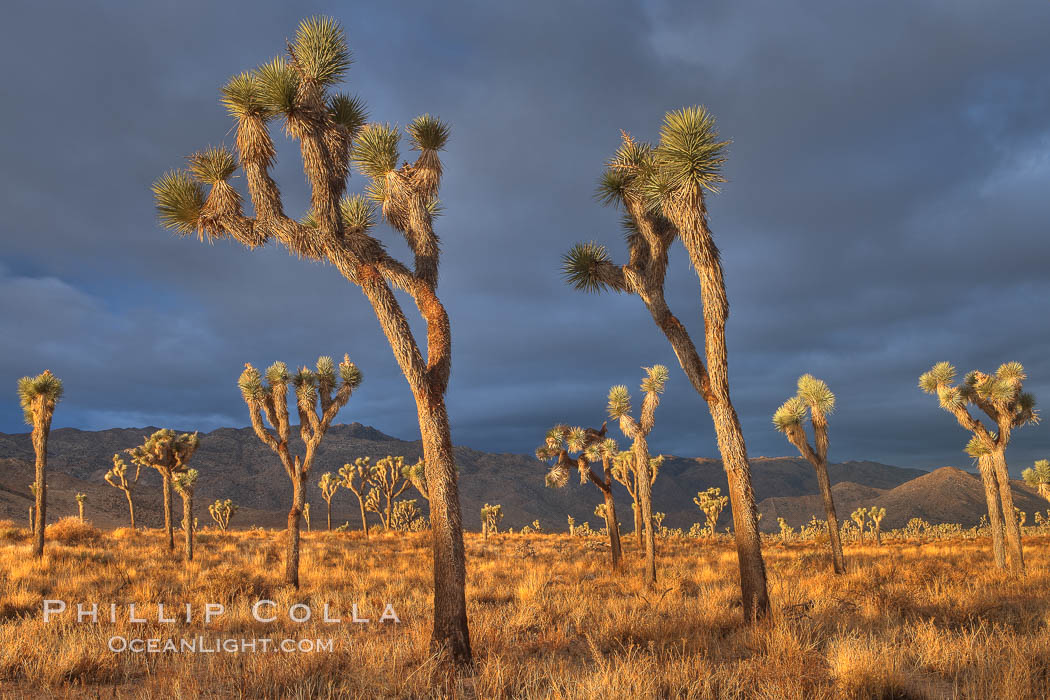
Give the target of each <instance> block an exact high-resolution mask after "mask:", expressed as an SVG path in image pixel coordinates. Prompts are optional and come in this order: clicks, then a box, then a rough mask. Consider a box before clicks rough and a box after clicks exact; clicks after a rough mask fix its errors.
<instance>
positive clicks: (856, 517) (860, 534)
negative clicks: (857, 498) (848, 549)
mask: <svg viewBox="0 0 1050 700" xmlns="http://www.w3.org/2000/svg"><path fill="white" fill-rule="evenodd" d="M849 517H850V520H852V521H853V522H855V523H856V524H857V540H858V541H860V542H861V543H863V542H864V524H865V523H867V522H868V520H867V518H868V509H867V508H858V509H857V510H855V511H853V512H852V513H851V514H850V516H849Z"/></svg>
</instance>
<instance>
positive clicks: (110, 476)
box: [104, 453, 142, 530]
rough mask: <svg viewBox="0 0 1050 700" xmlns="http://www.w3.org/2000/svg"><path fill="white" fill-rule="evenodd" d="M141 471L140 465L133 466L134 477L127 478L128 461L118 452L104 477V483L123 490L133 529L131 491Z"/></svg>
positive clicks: (133, 516)
mask: <svg viewBox="0 0 1050 700" xmlns="http://www.w3.org/2000/svg"><path fill="white" fill-rule="evenodd" d="M141 473H142V467H141V466H138V465H137V466H136V467H135V478H134V479H131V480H130V481H129V480H128V463H127V462H125V461H124V460H123V459H121V457H120V453H117V454H115V455H113V468H112V469H110V470H109V471H108V472H106V476H105V477H104V478H105V480H106V483H107V484H109V485H110V486H112V487H113V488H116V489H120V490H121V491H123V492H124V498H126V499H128V515H130V516H131V529H132V530H134V529H135V501H134V500H133V499H132V497H131V494H132V491H134V490H135V486H136V485H137V484H138V483H139V475H140V474H141Z"/></svg>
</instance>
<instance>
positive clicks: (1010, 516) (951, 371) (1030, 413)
mask: <svg viewBox="0 0 1050 700" xmlns="http://www.w3.org/2000/svg"><path fill="white" fill-rule="evenodd" d="M1025 378H1026V375H1025V371H1024V367H1023V366H1022V365H1021V363H1020V362H1007V363H1006V364H1003V365H1000V366H999V369H997V370H996V372H995V374H985V373H984V372H978V371H974V372H970V373H969V374H967V375H966V377H965V378H964V379H963V382H962V383H961V384H959V385H958V386H953V384H952V382H954V381H955V367H953V366H952V365H951V364H949V363H948V362H939V363H937V364H936V365H934V366H933V368H932V369H931V370H930V371H929V372H926V373H925V374H923V375H922V376H921V377H919V387H920V388H921V389H922V390H923V391H925V392H926V393H928V394H936V395H937V398H938V399H939V401H940V404H941V408H943V409H944V410H946V411H948V412H949V413H951V414H952V415H953V416H955V419H956V420H957V421H958V422H959V425H961V426H962V427H963V428H965V429H966V430H968V431H970V433H971V434H972V437H971V438H970V442H969V444H968V445H967V446H966V453H967V454H969V455H970V456H971V457H973V458H974V459H975V460H977V467H978V470H979V471H980V473H981V481H982V482H984V490H985V498H986V500H987V502H988V521H989V524H990V525H991V528H992V547H993V552H994V555H995V563H996V565H997V566H999V567H1000V568H1004V567H1005V561H1004V559H1005V557H1004V556H1003V551H1002V550H1003V545H1002V534H997V533H1001V531H1002V527H1001V526H1000V522H1002V523H1003V524H1004V525H1005V530H1006V539H1007V541H1008V543H1009V545H1010V547H1009V549H1010V568H1011V570H1013V571H1014V573H1017V574H1023V573H1024V569H1025V567H1024V550H1023V547H1022V544H1021V528H1020V527H1019V526H1018V524H1017V517H1016V516H1015V515H1014V497H1013V493H1012V491H1011V488H1010V473H1009V471H1008V470H1007V467H1006V447H1007V445H1009V444H1010V437H1011V435H1012V433H1013V430H1014V429H1015V428H1020V427H1022V426H1025V425H1030V424H1035V423H1038V422H1039V412H1038V411H1037V410H1036V408H1035V397H1034V396H1032V395H1031V394H1029V393H1027V392H1024V391H1022V388H1023V384H1024V380H1025ZM969 406H976V407H977V408H978V409H980V410H981V411H982V412H983V413H984V414H985V415H987V416H988V417H989V418H990V419H991V420H992V423H993V424H994V429H993V430H988V428H986V427H985V425H984V424H983V423H982V422H981V421H979V420H977V419H976V418H974V417H973V416H972V415H971V414H970V411H969V408H968V407H969ZM997 491H998V496H999V498H998V502H997V501H996V498H995V496H996V492H997ZM1000 513H1001V520H1000ZM997 538H998V539H997Z"/></svg>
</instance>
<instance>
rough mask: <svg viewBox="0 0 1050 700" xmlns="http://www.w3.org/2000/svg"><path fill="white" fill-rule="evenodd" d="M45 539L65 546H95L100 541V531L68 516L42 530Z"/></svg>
mask: <svg viewBox="0 0 1050 700" xmlns="http://www.w3.org/2000/svg"><path fill="white" fill-rule="evenodd" d="M44 535H45V536H46V539H48V540H51V541H52V542H58V543H59V544H65V545H78V544H96V543H98V542H101V541H102V531H101V530H99V529H98V528H97V527H95V526H94V525H92V524H90V523H88V522H85V521H82V520H81V519H80V518H76V517H73V516H68V517H65V518H62V519H61V520H59V521H58V522H57V523H52V524H51V525H48V526H47V528H46V529H45V530H44Z"/></svg>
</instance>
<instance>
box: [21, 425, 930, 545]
mask: <svg viewBox="0 0 1050 700" xmlns="http://www.w3.org/2000/svg"><path fill="white" fill-rule="evenodd" d="M154 430H155V428H153V427H146V428H119V429H111V430H103V431H97V432H89V431H81V430H76V429H71V428H63V429H59V430H54V431H52V433H51V440H50V449H49V458H48V462H49V472H50V474H51V475H52V476H51V481H50V483H51V499H50V502H51V503H52V504H54V505H53V507H52V508H49V510H48V512H49V515H53V516H54V517H55V518H57V517H60V516H61V515H66V514H71V513H74V512H75V509H76V504H75V502H74V501H73V499H72V495H73V494H74V493H76V491H78V490H79V491H83V492H85V493H87V494H88V507H87V511H88V513H91V514H94V517H95V518H96V521H97V522H98V523H99V524H101V525H105V526H111V525H113V524H124V523H125V522H126V517H127V515H126V509H125V508H126V506H125V504H124V501H123V496H122V494H121V493H120V492H119V491H117V490H116V489H113V488H111V487H109V486H108V485H106V484H105V482H104V481H103V480H102V475H103V474H105V472H106V470H107V469H109V467H110V465H111V463H112V455H113V453H114V452H117V451H119V450H123V449H125V448H128V447H132V446H134V445H136V444H140V443H141V442H142V440H143V438H144V437H145V436H147V435H149V434H150V433H151V432H153V431H154ZM294 432H295V431H293V434H294ZM296 443H298V440H297V439H296ZM298 447H299V446H298V444H297V448H298ZM388 454H392V455H404V456H405V458H406V460H408V461H414V460H416V459H417V458H418V457H419V456H420V455H421V447H420V443H419V442H418V441H414V442H408V441H403V440H398V439H397V438H393V437H390V436H389V435H385V434H383V433H381V432H379V431H378V430H375V429H374V428H370V427H367V426H364V425H361V424H359V423H353V424H350V425H335V426H332V428H331V430H330V431H329V433H328V435H327V437H326V438H325V442H324V444H323V445H322V447H321V449H320V451H319V454H318V459H317V463H316V464H315V467H314V474H313V476H312V477H311V479H310V491H309V492H308V496H307V498H308V500H309V501H310V502H311V503H312V508H313V524H314V527H318V526H323V522H324V502H323V501H322V500H321V497H320V494H319V492H318V490H317V488H316V484H317V480H318V479H320V476H321V474H323V473H324V472H326V471H332V472H336V471H338V469H339V467H340V466H342V465H343V464H344V463H346V462H350V461H353V459H354V458H356V457H359V456H365V455H367V456H371V457H373V458H378V457H383V456H385V455H388ZM455 455H456V463H457V465H458V467H459V470H460V493H461V499H462V505H463V521H464V524H465V525H466V526H467V527H468V528H470V529H478V528H480V522H479V515H478V512H479V510H480V508H481V506H482V505H483V504H484V503H486V502H487V503H500V504H502V505H503V510H504V513H505V518H504V521H503V524H504V526H505V527H515V528H518V527H521V526H522V525H524V524H526V523H530V522H532V521H533V520H537V519H538V520H539V521H540V522H541V524H542V525H543V526H544V527H545V528H548V529H552V528H556V529H559V530H563V529H565V528H566V516H567V515H572V516H573V517H574V518H575V519H576V521H577V522H583V521H590V522H591V524H592V525H595V524H597V520H598V519H597V518H596V517H595V515H594V507H595V506H596V505H597V504H598V503H600V502H601V498H600V496H599V493H598V491H597V489H595V488H594V487H593V486H592V485H590V484H584V485H580V484H579V481H578V480H577V479H575V478H574V479H573V480H572V481H571V483H570V484H569V485H568V486H567V487H565V488H562V489H549V488H547V487H546V486H545V485H544V479H543V477H544V473H545V471H546V468H545V466H544V465H543V464H541V463H540V462H538V461H536V460H535V459H534V458H532V457H531V456H528V455H520V454H506V453H503V454H490V453H485V452H480V451H478V450H473V449H470V448H468V447H456V448H455ZM0 458H13V460H14V461H10V460H9V461H8V462H7V463H5V464H6V465H7V466H4V465H0V518H12V519H15V520H16V521H18V522H23V521H24V520H25V518H26V517H27V516H28V506H29V502H28V497H29V489H28V484H29V482H30V481H32V475H31V470H29V471H27V470H28V464H29V463H31V462H32V459H33V451H32V446H31V444H30V441H29V436H28V435H27V434H24V433H23V434H17V435H8V434H3V433H0ZM15 461H18V462H20V463H21V464H22V466H21V467H18V468H15V467H14V466H13V465H14V462H15ZM193 466H194V467H196V468H197V469H199V470H200V473H201V476H200V482H199V486H198V491H197V502H198V504H199V505H198V514H197V517H198V518H199V519H200V520H201V522H208V521H209V518H208V514H207V509H206V506H207V503H209V502H211V501H213V500H214V499H216V498H231V499H233V500H234V501H235V502H236V503H238V504H239V505H240V506H241V511H240V512H239V513H238V516H237V518H236V520H235V524H236V525H239V526H241V527H245V526H247V525H251V524H257V525H263V526H266V527H281V526H283V524H284V522H285V513H286V512H287V507H288V501H289V498H290V487H289V484H288V478H287V476H285V474H284V471H283V470H282V468H281V466H280V463H279V462H278V461H277V459H276V457H275V456H274V455H273V454H272V453H271V452H270V451H269V449H267V448H266V447H265V446H263V445H262V443H260V442H259V440H258V439H257V438H256V437H255V435H254V433H253V432H252V430H251V429H250V428H238V429H235V428H221V429H219V430H215V431H212V432H210V433H207V434H203V435H202V436H201V447H200V449H199V450H198V452H197V454H196V455H195V456H194V459H193ZM23 467H24V468H23ZM752 470H753V481H754V488H755V493H756V496H757V498H758V499H759V500H762V499H767V498H773V497H777V498H781V499H783V498H790V497H798V496H806V495H810V494H814V493H816V491H817V485H816V478H815V476H814V474H813V469H812V467H810V465H809V464H808V463H807V462H805V461H804V460H802V459H798V458H786V457H782V458H766V457H759V458H757V459H753V460H752ZM829 471H830V474H831V479H832V482H833V483H839V482H852V483H853V484H854V485H856V487H857V488H860V487H867V488H873V489H892V488H894V487H896V486H899V485H901V484H903V483H905V482H907V481H909V480H911V479H914V478H916V477H918V476H922V475H924V474H925V473H926V472H924V471H922V470H918V469H905V468H900V467H892V466H888V465H883V464H878V463H875V462H846V463H843V464H833V465H831V466H830V467H829ZM27 475H28V476H27ZM710 486H717V487H720V488H721V489H722V493H723V494H725V493H726V492H727V485H726V477H725V472H724V471H723V470H722V465H721V462H719V461H718V460H713V459H687V458H681V457H670V458H668V459H667V461H666V463H665V464H664V467H663V469H662V470H661V472H660V477H659V478H658V479H657V481H656V484H655V486H654V489H653V498H654V504H655V509H656V510H657V511H660V512H663V513H666V514H667V517H666V519H665V521H664V523H665V524H666V525H668V526H670V527H683V528H688V527H689V525H690V524H691V523H693V522H697V521H700V520H702V516H701V514H700V512H699V510H698V509H697V508H696V506H695V505H694V504H693V500H692V499H693V497H694V496H695V495H696V493H697V492H698V491H702V490H704V489H707V488H708V487H710ZM848 488H853V487H848ZM67 492H68V493H67ZM159 493H160V479H159V478H158V476H157V475H156V473H154V472H152V471H151V472H149V473H146V474H144V475H143V477H142V483H141V487H140V490H139V492H138V494H139V495H138V497H137V502H138V500H141V503H142V505H141V506H140V507H138V508H137V513H138V515H139V516H140V521H141V522H142V523H143V524H150V525H152V524H156V523H158V522H159V517H160V516H159ZM404 496H405V497H408V498H415V499H417V502H418V503H419V504H420V505H421V506H425V503H424V502H423V499H422V498H421V497H420V496H419V494H417V493H416V492H415V490H414V489H412V488H409V489H408V490H407V491H406V492H405V494H404ZM616 496H617V504H618V505H619V506H620V509H619V517H620V520H621V522H623V523H624V524H625V525H627V526H628V528H627V529H628V530H630V529H631V525H630V523H632V517H631V509H630V500H629V497H628V495H627V493H626V491H625V490H623V489H622V488H620V487H619V486H617V491H616ZM865 497H866V496H865ZM778 507H780V508H789V507H794V506H789V504H787V503H783V504H781V505H779V506H778ZM798 510H799V512H800V513H801V512H803V511H805V517H804V520H808V519H809V513H810V511H811V510H812V508H811V507H809V506H799V507H798ZM889 510H890V509H889V508H887V511H889ZM816 512H817V513H818V514H819V513H820V512H821V511H820V510H817V511H816ZM887 517H889V516H887ZM730 518H731V514H730V513H729V512H728V509H727V510H726V511H725V512H724V513H723V514H722V517H721V519H720V520H719V526H720V527H725V526H726V525H727V524H728V523H729V522H730ZM49 519H50V518H49ZM332 520H333V523H335V524H341V523H343V522H344V521H349V522H350V523H351V525H352V526H354V527H357V526H358V515H357V502H356V499H355V498H354V496H353V494H351V493H349V492H348V491H346V490H343V489H341V490H340V491H338V492H337V495H336V497H335V499H334V500H333V503H332ZM770 523H772V526H771V527H773V528H774V529H775V523H776V517H775V516H773V517H772V519H771V520H770V517H769V516H766V517H764V518H763V525H766V526H767V529H769V526H770Z"/></svg>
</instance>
